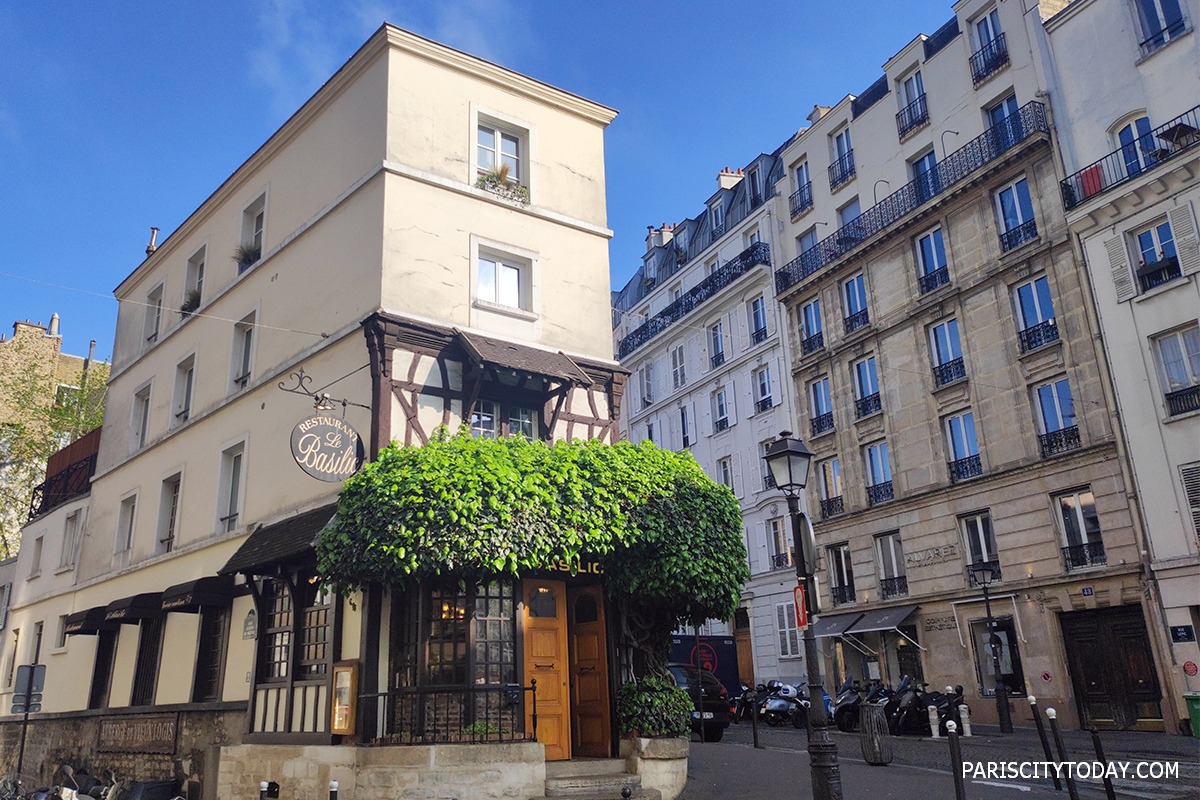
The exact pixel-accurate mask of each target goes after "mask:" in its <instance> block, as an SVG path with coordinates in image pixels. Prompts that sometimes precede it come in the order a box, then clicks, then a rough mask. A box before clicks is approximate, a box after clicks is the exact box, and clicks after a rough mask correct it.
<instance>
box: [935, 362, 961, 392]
mask: <svg viewBox="0 0 1200 800" xmlns="http://www.w3.org/2000/svg"><path fill="white" fill-rule="evenodd" d="M965 377H967V368H966V367H965V366H964V365H963V360H962V359H961V358H956V359H954V360H953V361H947V362H946V363H945V364H938V365H937V366H936V367H934V368H933V385H934V386H945V385H946V384H947V383H953V382H954V381H956V380H958V379H959V378H965Z"/></svg>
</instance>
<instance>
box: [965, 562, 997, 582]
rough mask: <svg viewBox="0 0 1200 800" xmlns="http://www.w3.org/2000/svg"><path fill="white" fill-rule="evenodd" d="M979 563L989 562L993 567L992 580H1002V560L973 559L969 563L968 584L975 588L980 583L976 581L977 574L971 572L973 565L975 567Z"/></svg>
mask: <svg viewBox="0 0 1200 800" xmlns="http://www.w3.org/2000/svg"><path fill="white" fill-rule="evenodd" d="M977 564H987V565H988V566H989V567H991V568H992V580H994V581H998V580H1000V561H999V560H997V559H992V560H990V561H972V562H971V563H970V564H968V565H967V586H970V587H972V588H974V587H976V586H978V585H979V584H978V583H977V582H976V581H975V574H974V573H973V572H971V567H974V566H975V565H977Z"/></svg>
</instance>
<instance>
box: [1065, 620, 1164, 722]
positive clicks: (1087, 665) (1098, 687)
mask: <svg viewBox="0 0 1200 800" xmlns="http://www.w3.org/2000/svg"><path fill="white" fill-rule="evenodd" d="M1060 620H1061V622H1062V632H1063V644H1064V645H1065V647H1066V651H1067V664H1068V666H1069V667H1070V670H1071V684H1072V685H1073V686H1074V689H1075V701H1076V703H1077V704H1078V706H1079V720H1080V722H1081V723H1082V727H1084V728H1087V727H1090V726H1092V725H1095V726H1096V727H1097V728H1103V729H1108V730H1112V729H1118V730H1147V731H1161V730H1164V729H1165V726H1164V724H1163V718H1162V707H1161V706H1160V705H1159V701H1160V700H1161V699H1162V692H1161V691H1160V690H1159V685H1158V678H1157V676H1156V675H1155V674H1154V660H1153V656H1152V655H1151V651H1150V640H1149V637H1148V636H1147V635H1146V623H1145V620H1144V619H1143V618H1142V608H1141V606H1118V607H1115V608H1098V609H1095V610H1090V611H1071V612H1068V613H1064V614H1062V615H1061V616H1060Z"/></svg>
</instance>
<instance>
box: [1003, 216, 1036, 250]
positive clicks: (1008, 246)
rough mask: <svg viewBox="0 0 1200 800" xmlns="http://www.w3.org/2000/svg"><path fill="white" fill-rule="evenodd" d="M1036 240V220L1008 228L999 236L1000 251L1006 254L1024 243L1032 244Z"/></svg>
mask: <svg viewBox="0 0 1200 800" xmlns="http://www.w3.org/2000/svg"><path fill="white" fill-rule="evenodd" d="M1036 238H1037V220H1034V219H1031V220H1029V221H1028V222H1022V223H1021V224H1020V225H1018V226H1017V227H1015V228H1009V229H1008V230H1006V231H1005V232H1004V233H1002V234H1000V249H1001V250H1003V251H1004V252H1006V253H1007V252H1008V251H1009V250H1012V249H1013V248H1015V247H1020V246H1021V245H1023V244H1025V243H1026V242H1032V241H1033V240H1034V239H1036Z"/></svg>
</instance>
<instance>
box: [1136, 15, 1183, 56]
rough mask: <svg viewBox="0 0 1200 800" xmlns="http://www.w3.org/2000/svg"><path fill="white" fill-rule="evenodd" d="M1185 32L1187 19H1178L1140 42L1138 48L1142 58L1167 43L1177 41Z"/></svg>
mask: <svg viewBox="0 0 1200 800" xmlns="http://www.w3.org/2000/svg"><path fill="white" fill-rule="evenodd" d="M1187 30H1188V22H1187V18H1186V17H1180V18H1179V19H1177V20H1175V21H1174V22H1172V23H1171V24H1170V25H1168V26H1167V27H1165V28H1163V29H1162V30H1161V31H1159V32H1158V33H1156V34H1154V35H1153V36H1151V37H1149V38H1148V39H1145V40H1144V41H1142V42H1141V44H1139V45H1138V47H1139V49H1140V50H1141V52H1142V55H1143V56H1148V55H1150V54H1151V53H1153V52H1154V51H1155V50H1157V49H1158V48H1160V47H1162V46H1163V45H1164V44H1166V43H1167V42H1169V41H1172V40H1174V39H1177V38H1178V37H1179V36H1180V35H1182V34H1184V33H1187Z"/></svg>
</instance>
